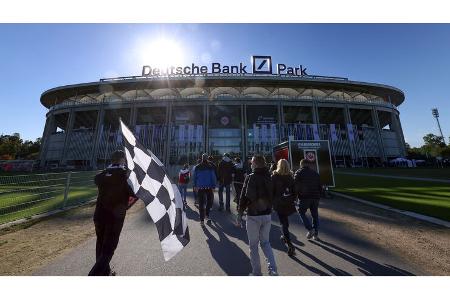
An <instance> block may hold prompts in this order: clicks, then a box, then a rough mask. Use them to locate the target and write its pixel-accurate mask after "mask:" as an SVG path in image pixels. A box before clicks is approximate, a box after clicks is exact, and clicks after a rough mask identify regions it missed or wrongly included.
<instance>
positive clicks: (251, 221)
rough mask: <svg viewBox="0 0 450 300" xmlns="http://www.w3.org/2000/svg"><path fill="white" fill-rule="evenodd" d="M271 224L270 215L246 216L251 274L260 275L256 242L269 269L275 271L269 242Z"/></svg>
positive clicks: (275, 267)
mask: <svg viewBox="0 0 450 300" xmlns="http://www.w3.org/2000/svg"><path fill="white" fill-rule="evenodd" d="M271 225H272V216H271V215H262V216H247V236H248V243H249V246H250V263H251V264H252V269H253V271H252V273H253V275H262V273H261V262H260V259H259V250H258V243H259V244H260V246H261V249H262V251H263V253H264V256H265V257H266V261H267V266H268V269H269V271H274V272H276V271H277V266H276V263H275V257H274V256H273V251H272V247H271V246H270V242H269V234H270V227H271Z"/></svg>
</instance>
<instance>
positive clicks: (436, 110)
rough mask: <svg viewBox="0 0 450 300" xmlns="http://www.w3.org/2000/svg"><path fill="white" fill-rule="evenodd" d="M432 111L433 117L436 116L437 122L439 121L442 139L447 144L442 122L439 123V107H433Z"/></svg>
mask: <svg viewBox="0 0 450 300" xmlns="http://www.w3.org/2000/svg"><path fill="white" fill-rule="evenodd" d="M431 113H432V114H433V117H435V118H436V122H437V124H438V127H439V132H440V133H441V138H442V141H443V142H444V144H445V139H444V135H443V134H442V129H441V124H439V111H438V109H437V108H433V109H431Z"/></svg>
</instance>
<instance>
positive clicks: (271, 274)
mask: <svg viewBox="0 0 450 300" xmlns="http://www.w3.org/2000/svg"><path fill="white" fill-rule="evenodd" d="M269 276H278V272H277V271H273V270H270V271H269Z"/></svg>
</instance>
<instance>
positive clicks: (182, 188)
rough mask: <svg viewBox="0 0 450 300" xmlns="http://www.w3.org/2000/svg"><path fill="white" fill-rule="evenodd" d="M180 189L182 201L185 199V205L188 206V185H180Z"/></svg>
mask: <svg viewBox="0 0 450 300" xmlns="http://www.w3.org/2000/svg"><path fill="white" fill-rule="evenodd" d="M178 189H179V190H180V194H181V199H183V203H184V204H186V195H187V184H186V183H179V184H178Z"/></svg>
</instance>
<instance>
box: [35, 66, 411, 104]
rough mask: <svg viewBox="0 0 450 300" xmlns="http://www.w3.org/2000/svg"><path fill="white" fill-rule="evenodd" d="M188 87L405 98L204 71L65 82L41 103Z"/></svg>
mask: <svg viewBox="0 0 450 300" xmlns="http://www.w3.org/2000/svg"><path fill="white" fill-rule="evenodd" d="M187 87H243V88H245V87H272V88H273V87H276V88H314V89H328V90H338V91H341V90H342V91H345V92H357V93H368V94H373V95H376V96H379V97H381V98H383V99H384V100H385V101H386V102H389V99H390V102H391V103H392V104H394V105H395V106H399V105H400V104H401V103H403V101H404V100H405V95H404V93H403V92H402V91H401V90H400V89H398V88H395V87H392V86H389V85H384V84H376V83H367V82H358V81H351V80H347V79H346V78H340V77H324V76H304V77H294V76H280V75H255V74H246V75H240V74H229V75H226V74H206V75H189V76H187V75H181V76H170V77H142V76H132V77H118V78H108V79H101V80H100V81H98V82H90V83H80V84H73V85H65V86H60V87H56V88H53V89H49V90H47V91H45V92H44V93H42V95H41V99H40V100H41V103H42V105H44V106H45V107H47V108H50V107H51V106H53V105H56V104H59V103H61V102H63V101H64V100H65V99H68V98H70V97H75V96H81V95H85V94H95V93H105V92H113V91H127V90H137V89H159V88H187Z"/></svg>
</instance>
